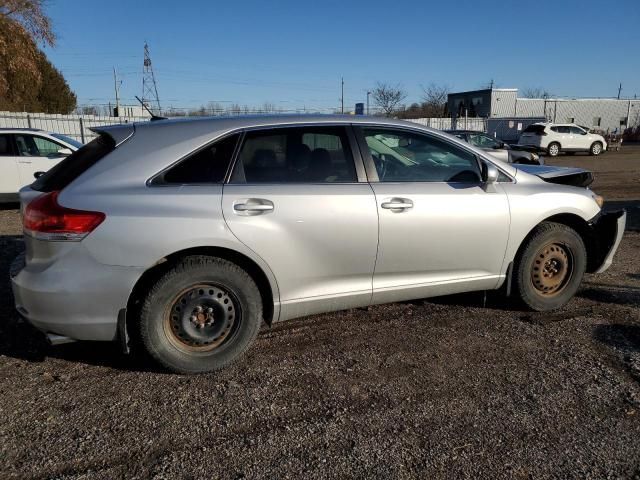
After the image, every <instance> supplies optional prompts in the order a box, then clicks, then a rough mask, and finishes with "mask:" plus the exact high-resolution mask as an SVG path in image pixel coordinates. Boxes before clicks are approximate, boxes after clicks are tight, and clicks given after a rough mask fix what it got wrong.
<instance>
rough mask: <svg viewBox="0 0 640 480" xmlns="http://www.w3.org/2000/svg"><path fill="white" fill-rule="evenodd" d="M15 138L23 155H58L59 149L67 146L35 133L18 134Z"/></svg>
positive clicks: (19, 151) (20, 153)
mask: <svg viewBox="0 0 640 480" xmlns="http://www.w3.org/2000/svg"><path fill="white" fill-rule="evenodd" d="M15 139H16V145H17V147H18V153H19V155H20V156H21V157H49V156H58V150H60V149H61V148H65V147H63V146H62V145H60V144H59V143H55V142H52V141H51V140H48V139H46V138H42V137H36V136H33V135H16V136H15Z"/></svg>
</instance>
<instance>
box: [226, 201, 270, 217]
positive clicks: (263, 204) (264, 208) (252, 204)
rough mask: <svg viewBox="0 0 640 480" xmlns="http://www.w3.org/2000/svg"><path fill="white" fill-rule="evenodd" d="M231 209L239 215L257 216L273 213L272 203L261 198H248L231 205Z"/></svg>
mask: <svg viewBox="0 0 640 480" xmlns="http://www.w3.org/2000/svg"><path fill="white" fill-rule="evenodd" d="M233 209H234V210H235V211H236V212H237V213H239V214H241V215H259V214H261V213H267V212H272V211H273V202H271V201H269V200H265V199H262V198H248V199H246V200H241V201H240V202H239V203H236V204H234V205H233Z"/></svg>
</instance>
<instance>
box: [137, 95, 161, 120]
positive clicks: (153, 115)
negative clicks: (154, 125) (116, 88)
mask: <svg viewBox="0 0 640 480" xmlns="http://www.w3.org/2000/svg"><path fill="white" fill-rule="evenodd" d="M135 97H136V100H138V101H139V102H140V105H142V108H144V109H145V110H146V111H147V112H149V115H151V121H152V122H153V121H155V120H168V117H161V116H159V115H156V114H155V113H153V112H152V111H151V110H150V109H149V107H147V105H146V104H145V103H144V102H143V101H142V100H140V98H139V97H138V96H137V95H136V96H135Z"/></svg>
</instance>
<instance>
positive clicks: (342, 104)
mask: <svg viewBox="0 0 640 480" xmlns="http://www.w3.org/2000/svg"><path fill="white" fill-rule="evenodd" d="M340 82H341V85H340V88H341V90H340V113H344V77H340Z"/></svg>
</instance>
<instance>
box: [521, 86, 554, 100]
mask: <svg viewBox="0 0 640 480" xmlns="http://www.w3.org/2000/svg"><path fill="white" fill-rule="evenodd" d="M520 95H521V96H522V98H549V97H550V96H551V94H550V93H549V92H548V91H547V90H546V89H544V88H542V87H527V88H523V89H522V90H521V91H520Z"/></svg>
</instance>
